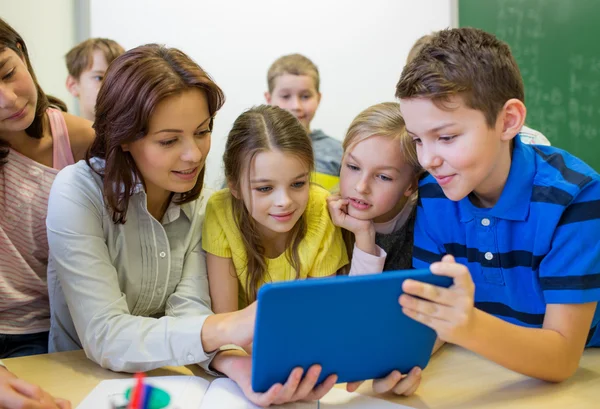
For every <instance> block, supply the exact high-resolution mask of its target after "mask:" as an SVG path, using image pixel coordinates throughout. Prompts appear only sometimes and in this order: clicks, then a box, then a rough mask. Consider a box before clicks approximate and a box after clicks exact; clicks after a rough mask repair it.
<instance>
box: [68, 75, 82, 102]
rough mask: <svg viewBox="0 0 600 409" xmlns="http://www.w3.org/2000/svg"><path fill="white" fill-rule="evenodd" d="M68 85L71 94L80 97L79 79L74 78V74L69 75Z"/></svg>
mask: <svg viewBox="0 0 600 409" xmlns="http://www.w3.org/2000/svg"><path fill="white" fill-rule="evenodd" d="M66 86H67V90H68V91H69V93H70V94H71V95H73V96H74V97H75V98H79V81H77V80H76V79H75V78H73V76H72V75H68V76H67V83H66Z"/></svg>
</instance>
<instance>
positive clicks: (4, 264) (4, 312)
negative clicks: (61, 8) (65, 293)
mask: <svg viewBox="0 0 600 409" xmlns="http://www.w3.org/2000/svg"><path fill="white" fill-rule="evenodd" d="M55 107H58V108H60V109H62V110H66V106H65V105H64V103H62V101H59V100H57V99H55V98H53V97H50V96H48V95H46V94H45V93H44V91H43V90H42V88H41V87H40V85H39V84H38V83H37V79H36V77H35V73H34V72H33V68H32V66H31V63H30V60H29V55H28V52H27V46H26V45H25V41H23V38H22V37H21V36H20V35H19V34H18V33H17V32H16V31H15V30H14V29H13V28H12V27H11V26H10V25H8V23H6V22H5V21H4V20H2V19H0V214H2V217H0V358H11V357H18V356H24V355H33V354H43V353H46V352H48V330H49V329H50V305H49V303H48V288H47V285H46V269H47V265H48V244H47V238H46V227H45V223H44V222H45V219H46V209H47V203H48V194H49V192H50V186H51V184H52V181H53V180H54V178H55V176H56V174H57V173H58V171H59V170H60V169H62V168H63V167H65V166H67V165H69V164H72V163H74V162H75V161H76V160H80V159H83V158H84V156H85V152H86V150H87V148H88V146H89V144H90V143H91V141H92V140H93V138H94V131H93V129H92V128H91V124H90V123H89V122H88V121H86V120H84V119H81V118H77V117H74V116H72V115H69V114H67V113H65V112H61V110H60V109H56V108H55ZM36 388H37V387H35V386H34V385H31V384H28V383H27V382H25V381H23V380H18V379H16V378H15V377H14V376H13V375H12V374H11V373H10V372H8V370H7V369H6V368H4V367H2V366H0V408H12V407H27V406H29V407H34V405H35V404H38V403H39V402H40V401H41V400H44V402H47V405H48V406H47V407H49V408H55V407H58V406H59V405H60V406H61V407H63V408H66V407H69V405H68V403H64V402H63V403H60V404H59V403H55V401H54V399H52V398H51V397H50V396H49V395H48V394H47V393H45V392H43V391H41V390H39V391H38V392H36V393H34V394H28V393H27V392H26V391H30V390H36ZM37 389H39V388H37ZM34 401H35V402H34ZM56 402H59V401H58V400H57V401H56ZM13 405H14V406H13Z"/></svg>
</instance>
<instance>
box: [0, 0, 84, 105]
mask: <svg viewBox="0 0 600 409" xmlns="http://www.w3.org/2000/svg"><path fill="white" fill-rule="evenodd" d="M0 17H2V19H4V20H5V21H7V22H8V24H10V25H11V26H12V27H13V28H14V29H15V30H16V31H17V32H18V33H19V34H20V35H21V36H22V37H23V39H24V40H25V44H27V48H28V50H29V57H30V59H31V63H32V65H33V69H34V71H35V75H36V76H37V79H38V81H39V82H40V85H41V86H42V89H43V90H44V92H46V93H47V94H51V95H54V96H55V97H58V98H60V99H62V100H63V101H64V102H66V103H67V106H68V107H69V111H71V112H73V111H75V109H76V106H75V99H74V98H73V97H72V96H71V94H69V93H68V92H67V89H66V88H65V80H66V79H67V67H66V65H65V58H64V57H65V54H66V53H67V52H68V51H69V50H70V49H71V47H73V46H74V45H75V8H74V0H52V1H45V0H42V1H40V0H18V1H15V0H0Z"/></svg>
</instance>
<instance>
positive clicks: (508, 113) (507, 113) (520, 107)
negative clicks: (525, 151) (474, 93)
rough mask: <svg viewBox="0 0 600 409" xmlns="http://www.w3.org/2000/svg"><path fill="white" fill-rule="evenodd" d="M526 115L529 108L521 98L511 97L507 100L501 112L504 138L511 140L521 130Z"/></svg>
mask: <svg viewBox="0 0 600 409" xmlns="http://www.w3.org/2000/svg"><path fill="white" fill-rule="evenodd" d="M526 116H527V108H525V104H524V103H523V102H522V101H521V100H519V99H517V98H511V99H509V100H508V101H506V103H505V104H504V107H502V111H501V112H500V119H501V121H502V140H505V141H509V140H511V139H512V138H514V137H515V136H516V135H517V134H518V133H519V132H520V131H521V128H522V127H523V124H524V123H525V117H526Z"/></svg>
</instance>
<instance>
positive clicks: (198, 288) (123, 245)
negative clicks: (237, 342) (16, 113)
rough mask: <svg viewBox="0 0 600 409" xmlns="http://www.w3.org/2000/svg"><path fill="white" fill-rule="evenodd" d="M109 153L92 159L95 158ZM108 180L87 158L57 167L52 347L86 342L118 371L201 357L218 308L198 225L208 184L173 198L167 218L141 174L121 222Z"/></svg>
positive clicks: (52, 214)
mask: <svg viewBox="0 0 600 409" xmlns="http://www.w3.org/2000/svg"><path fill="white" fill-rule="evenodd" d="M103 163H104V162H103V161H101V160H98V159H92V165H93V166H94V167H95V168H100V169H101V168H102V167H103ZM102 189H103V181H102V179H101V177H100V176H99V175H97V174H96V173H95V172H94V171H93V170H92V169H91V168H90V167H89V166H88V165H87V164H86V163H85V161H80V162H78V163H76V164H74V165H71V166H68V167H66V168H65V169H63V170H62V171H61V172H60V173H59V174H58V176H57V177H56V179H55V181H54V184H53V185H52V190H51V192H50V198H49V205H48V218H47V220H46V226H47V230H48V243H49V246H50V257H49V265H48V289H49V294H50V308H51V324H50V326H51V327H50V345H49V349H50V352H55V351H66V350H72V349H79V348H81V347H83V348H84V349H85V352H86V355H87V356H88V357H89V358H90V359H92V360H93V361H95V362H97V363H98V364H100V365H101V366H102V367H105V368H109V369H111V370H114V371H125V372H135V371H148V370H151V369H154V368H158V367H162V366H179V365H187V364H192V363H203V365H202V366H203V367H205V368H207V367H208V364H209V362H210V360H211V358H212V356H213V355H214V354H207V353H206V352H205V351H204V350H203V348H202V342H201V339H200V332H201V330H202V325H203V324H204V321H205V319H206V318H207V317H208V316H209V315H210V314H212V312H211V310H210V305H211V303H210V297H209V288H208V277H207V272H206V258H205V253H204V252H203V250H202V245H201V234H202V223H203V220H204V208H205V204H206V201H207V200H206V198H208V196H209V193H208V192H203V194H202V195H201V196H200V197H199V198H198V199H197V200H195V201H193V202H190V203H186V204H183V205H181V206H180V205H176V204H174V203H171V204H170V206H169V207H168V209H167V211H166V212H165V215H164V218H163V220H162V223H159V222H158V221H157V220H156V219H154V218H153V217H152V215H151V214H150V213H149V211H148V209H147V207H146V193H145V191H144V189H143V186H142V185H141V184H138V185H137V186H136V187H135V192H134V194H133V196H131V198H130V200H129V206H128V209H127V218H126V220H127V221H126V223H125V224H115V223H114V222H113V221H112V215H111V212H110V211H109V210H108V208H107V206H106V203H105V202H104V195H103V193H102Z"/></svg>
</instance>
